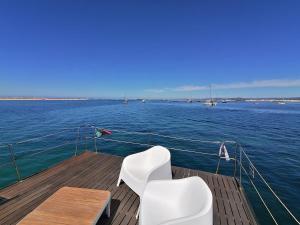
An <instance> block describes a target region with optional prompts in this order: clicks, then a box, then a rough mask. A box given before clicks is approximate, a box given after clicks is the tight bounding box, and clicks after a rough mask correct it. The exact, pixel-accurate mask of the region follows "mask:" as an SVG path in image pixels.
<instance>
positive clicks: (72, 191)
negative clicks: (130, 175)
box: [18, 187, 111, 225]
mask: <svg viewBox="0 0 300 225" xmlns="http://www.w3.org/2000/svg"><path fill="white" fill-rule="evenodd" d="M110 199H111V193H110V192H109V191H103V190H95V189H86V188H74V187H63V188H61V189H59V190H58V191H57V192H55V193H54V194H53V195H52V196H50V197H49V198H48V199H47V200H46V201H45V202H43V203H42V204H41V205H40V206H38V207H37V208H36V209H35V210H33V211H32V212H31V213H29V214H28V215H27V216H26V217H25V218H24V219H23V220H21V221H20V222H19V223H18V224H19V225H29V224H30V225H54V224H56V225H71V224H72V225H73V224H80V225H91V224H96V223H97V221H98V219H99V218H100V216H101V215H102V213H103V211H104V210H105V208H106V206H107V205H108V203H109V201H110Z"/></svg>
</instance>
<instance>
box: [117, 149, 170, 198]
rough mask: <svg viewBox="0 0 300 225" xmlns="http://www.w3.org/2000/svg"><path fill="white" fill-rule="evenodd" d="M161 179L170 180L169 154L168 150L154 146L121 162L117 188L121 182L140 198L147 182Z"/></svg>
mask: <svg viewBox="0 0 300 225" xmlns="http://www.w3.org/2000/svg"><path fill="white" fill-rule="evenodd" d="M162 179H172V171H171V154H170V152H169V150H168V149H166V148H164V147H162V146H155V147H152V148H150V149H148V150H146V151H144V152H140V153H136V154H133V155H129V156H127V157H126V158H125V159H124V160H123V164H122V168H121V171H120V175H119V180H118V184H117V186H119V185H120V183H121V181H122V180H123V181H124V182H125V183H126V184H127V185H128V186H129V187H130V188H131V189H132V190H133V191H134V192H135V193H136V194H138V195H139V196H140V197H141V196H142V194H143V192H144V189H145V187H146V185H147V183H148V182H149V181H151V180H162Z"/></svg>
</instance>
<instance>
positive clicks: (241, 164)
mask: <svg viewBox="0 0 300 225" xmlns="http://www.w3.org/2000/svg"><path fill="white" fill-rule="evenodd" d="M242 159H243V158H242V148H241V147H240V188H242V166H243V163H242Z"/></svg>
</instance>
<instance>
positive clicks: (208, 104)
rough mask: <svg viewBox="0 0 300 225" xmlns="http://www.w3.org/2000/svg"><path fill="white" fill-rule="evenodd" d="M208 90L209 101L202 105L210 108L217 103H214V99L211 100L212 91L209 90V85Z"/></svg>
mask: <svg viewBox="0 0 300 225" xmlns="http://www.w3.org/2000/svg"><path fill="white" fill-rule="evenodd" d="M209 88H210V99H209V100H207V101H206V102H204V105H207V106H210V107H214V106H216V105H217V102H216V101H214V99H213V98H212V90H211V85H210V86H209Z"/></svg>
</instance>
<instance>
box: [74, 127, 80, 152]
mask: <svg viewBox="0 0 300 225" xmlns="http://www.w3.org/2000/svg"><path fill="white" fill-rule="evenodd" d="M79 135H80V127H78V129H77V138H76V148H75V154H74V155H75V156H77V152H78V143H79Z"/></svg>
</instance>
